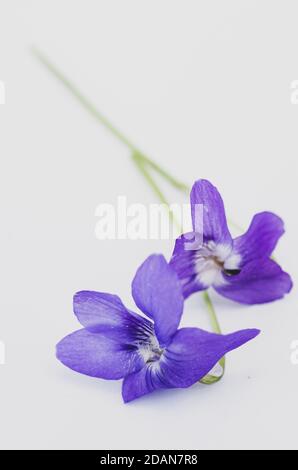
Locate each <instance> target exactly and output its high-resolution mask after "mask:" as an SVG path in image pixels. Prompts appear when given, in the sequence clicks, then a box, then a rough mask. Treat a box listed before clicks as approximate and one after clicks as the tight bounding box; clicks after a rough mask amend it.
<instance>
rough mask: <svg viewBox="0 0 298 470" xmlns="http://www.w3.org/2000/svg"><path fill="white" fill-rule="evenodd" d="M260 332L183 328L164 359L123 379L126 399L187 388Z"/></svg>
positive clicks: (253, 330)
mask: <svg viewBox="0 0 298 470" xmlns="http://www.w3.org/2000/svg"><path fill="white" fill-rule="evenodd" d="M259 333H260V331H259V330H256V329H249V330H241V331H237V332H235V333H231V334H228V335H217V334H215V333H208V332H207V331H204V330H200V329H198V328H182V329H181V330H178V331H177V333H176V334H175V336H174V338H173V341H172V343H171V344H170V346H169V347H168V348H167V349H166V350H165V352H164V354H163V356H162V358H161V360H160V361H159V362H155V363H152V364H149V365H148V364H147V365H146V366H145V367H143V368H142V369H141V370H140V371H138V372H135V373H133V374H131V375H128V376H127V377H126V378H125V379H124V382H123V387H122V396H123V399H124V401H125V402H129V401H131V400H134V399H135V398H139V397H141V396H142V395H145V394H147V393H151V392H153V391H154V390H157V389H163V388H186V387H190V386H191V385H193V384H194V383H195V382H197V381H199V380H200V379H201V378H202V377H204V376H205V375H206V374H207V373H208V372H210V370H211V369H212V368H213V367H214V366H215V364H217V362H218V361H219V360H220V358H221V357H222V356H224V355H225V354H226V353H227V352H229V351H232V350H233V349H235V348H238V347H239V346H242V345H243V344H244V343H246V342H247V341H249V340H251V339H253V338H254V337H255V336H257V335H258V334H259Z"/></svg>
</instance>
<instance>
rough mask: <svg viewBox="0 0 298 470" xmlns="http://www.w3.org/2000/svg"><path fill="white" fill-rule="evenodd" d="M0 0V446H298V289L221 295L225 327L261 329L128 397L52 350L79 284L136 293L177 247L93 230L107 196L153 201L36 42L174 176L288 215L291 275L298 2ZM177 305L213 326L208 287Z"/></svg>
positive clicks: (240, 218) (285, 244) (297, 269)
mask: <svg viewBox="0 0 298 470" xmlns="http://www.w3.org/2000/svg"><path fill="white" fill-rule="evenodd" d="M0 8H1V11H0V80H2V81H3V82H4V83H5V88H6V104H3V105H0V133H1V135H0V158H1V168H2V169H1V172H0V195H1V197H0V210H1V231H0V237H1V258H0V272H1V280H0V285H1V297H0V340H1V341H3V342H4V343H5V347H6V361H5V364H4V365H0V397H1V401H0V416H1V420H0V447H1V448H36V449H38V448H45V449H48V448H70V449H71V448H82V449H88V448H97V449H103V448H108V449H116V448H122V449H136V448H142V449H150V448H151V449H154V448H169V449H184V448H185V449H190V448H196V449H201V448H206V449H209V448H211V449H212V448H224V449H227V448H290V447H295V448H297V447H298V446H297V418H298V412H297V396H298V395H297V392H298V390H297V387H298V365H293V364H292V363H291V360H290V359H291V343H292V341H293V340H296V339H298V313H297V301H296V295H297V289H296V287H294V289H293V291H292V293H291V294H290V295H289V296H288V297H286V298H285V299H284V300H282V301H278V302H275V303H272V304H268V305H263V306H262V305H261V306H253V307H243V306H240V305H238V304H235V303H232V302H230V301H227V300H224V299H223V298H220V297H219V296H217V295H216V294H215V293H214V294H212V298H213V300H214V303H215V306H216V309H217V312H218V316H219V320H220V323H221V325H222V328H223V331H224V332H229V331H234V330H237V329H241V328H248V327H257V328H260V329H261V330H262V335H260V336H259V337H258V338H257V339H256V340H254V341H253V342H251V343H249V344H248V345H247V346H245V347H243V348H241V349H239V350H237V351H234V352H232V353H231V354H230V355H229V356H228V358H227V372H226V375H225V377H224V379H223V380H222V381H221V382H219V383H218V384H215V385H213V386H203V385H195V386H193V387H192V388H191V389H188V390H186V391H185V390H172V391H166V392H164V393H156V394H153V395H151V396H148V397H145V398H143V399H140V400H138V401H136V402H133V403H131V404H129V405H124V404H122V400H121V394H120V391H121V384H120V382H105V381H101V380H95V379H92V378H89V377H86V376H83V375H79V374H76V373H75V372H72V371H70V370H68V369H66V368H65V367H63V366H62V365H61V364H60V363H58V361H57V360H56V359H55V354H54V349H55V344H56V343H57V341H59V340H60V339H61V338H62V337H63V336H65V335H66V334H67V333H69V332H71V331H72V330H74V329H77V328H79V325H78V323H77V322H76V320H75V318H74V315H73V314H72V295H73V293H74V292H76V291H77V290H81V289H94V290H101V291H107V292H114V293H118V294H119V295H120V296H121V297H122V299H123V300H124V301H125V302H126V304H128V305H129V306H131V307H132V306H133V303H132V300H131V298H130V280H131V279H132V277H133V275H134V272H135V270H136V268H137V266H138V265H139V264H140V263H141V262H142V261H143V260H144V259H145V257H146V256H147V255H148V254H150V253H152V252H164V253H165V254H166V255H167V256H169V255H170V253H171V248H172V246H171V243H167V242H164V241H163V242H161V241H150V242H149V241H148V242H145V241H136V242H131V241H99V240H97V239H96V238H95V235H94V229H95V224H96V218H95V216H94V212H95V208H96V207H97V205H98V204H99V203H101V202H111V203H113V202H115V201H116V198H117V196H118V195H126V196H127V198H128V201H129V202H142V203H146V204H147V203H150V202H155V201H156V200H155V198H154V196H153V195H152V193H151V191H150V189H148V188H147V187H146V185H145V183H144V181H143V180H142V178H141V176H140V175H139V174H138V173H137V171H136V170H135V168H134V167H133V165H132V163H131V162H130V160H129V158H128V152H127V151H126V149H125V148H124V147H123V146H121V144H119V143H117V142H116V141H115V140H114V139H113V137H111V135H109V133H108V132H106V131H105V130H104V129H102V128H101V127H100V125H99V124H98V123H96V122H95V121H94V120H92V118H91V117H90V116H88V114H86V113H85V111H84V110H83V109H82V108H81V107H80V105H79V104H78V103H77V102H76V101H75V100H74V99H73V97H71V96H70V95H69V94H68V93H67V91H66V90H65V89H64V88H63V87H62V86H61V85H60V84H59V83H58V82H57V81H56V80H55V79H54V78H53V77H52V76H51V75H50V74H49V73H48V72H47V71H46V70H45V69H44V68H43V67H42V66H41V65H40V64H39V63H38V62H37V61H36V60H35V59H34V58H33V57H32V55H31V53H30V46H31V45H32V44H35V45H36V46H38V47H40V48H41V49H42V50H44V51H45V52H46V53H47V55H48V56H49V57H51V59H52V60H54V61H55V62H56V63H57V65H58V66H59V67H60V68H61V69H62V70H63V71H64V72H65V73H67V75H68V76H70V77H71V78H72V79H73V80H75V81H76V83H77V84H78V85H79V86H80V87H81V88H82V90H83V91H84V92H85V93H86V94H87V95H88V96H89V97H90V98H91V99H92V100H93V101H94V103H95V104H96V105H98V106H99V108H100V109H101V110H102V111H104V112H105V113H106V114H107V115H108V116H110V117H111V119H112V120H113V121H114V122H115V123H117V125H118V126H119V127H120V128H122V130H123V131H124V132H126V133H127V134H128V135H129V136H130V137H131V138H133V139H134V140H135V141H136V143H137V144H138V145H140V146H141V147H142V148H143V149H144V150H145V151H146V152H147V153H148V154H149V155H150V156H152V157H153V158H155V159H156V160H157V161H159V162H160V163H161V164H162V165H163V166H165V167H166V168H168V169H169V170H171V172H172V173H173V174H176V175H177V176H179V178H180V179H182V180H184V181H186V182H187V183H189V184H191V183H192V182H193V181H194V180H195V179H198V178H200V177H205V178H208V179H210V180H211V181H212V182H213V183H214V184H216V185H217V186H218V188H219V189H220V191H221V193H222V195H223V197H224V199H225V203H226V207H227V211H228V213H229V215H230V217H231V218H233V219H234V220H236V221H237V222H238V223H239V224H240V225H242V226H244V227H247V225H248V224H249V222H250V219H251V217H252V216H253V214H254V213H256V212H259V211H262V210H272V211H274V212H276V213H278V214H279V215H281V216H282V217H283V219H284V220H285V223H286V228H287V232H286V234H285V236H284V237H283V239H282V240H281V242H280V243H279V246H278V250H277V252H276V256H277V258H278V260H279V261H280V263H281V264H282V266H283V268H284V269H285V270H286V271H288V272H290V273H291V275H292V276H293V279H294V282H295V280H296V278H297V275H298V264H297V237H298V222H297V197H298V189H297V188H298V186H297V177H298V165H297V152H298V139H297V135H298V134H297V125H298V105H295V104H292V103H291V83H292V81H293V80H295V79H298V56H297V44H298V29H297V13H298V5H297V2H295V1H289V0H286V1H283V2H281V1H280V2H272V1H270V0H262V1H260V0H259V1H254V0H249V1H246V0H242V1H239V0H237V1H236V0H234V1H231V0H225V1H221V0H216V1H215V0H213V1H210V2H204V1H198V0H196V1H195V0H194V1H190V0H183V1H182V0H180V1H173V0H162V1H160V0H159V1H157V0H150V1H145V0H134V1H133V0H126V1H125V2H124V1H121V0H118V1H117V0H106V1H103V0H98V1H91V0H87V1H86V0H84V1H83V0H80V1H74V0H72V1H70V0H63V1H61V0H59V1H58V0H51V1H49V0H48V1H43V2H40V1H37V0H35V1H30V0H27V1H26V2H24V1H21V0H19V1H15V0H9V1H8V0H6V1H5V0H1V1H0ZM165 189H166V188H165ZM168 194H169V197H170V199H171V201H175V200H176V194H175V193H173V191H169V192H168ZM179 200H180V199H179ZM183 321H184V323H185V324H189V325H197V326H203V327H205V328H209V324H208V318H207V313H206V311H205V308H204V305H203V303H202V301H201V298H200V296H199V295H198V296H194V297H192V298H191V299H190V300H188V301H187V304H186V312H185V317H184V320H183Z"/></svg>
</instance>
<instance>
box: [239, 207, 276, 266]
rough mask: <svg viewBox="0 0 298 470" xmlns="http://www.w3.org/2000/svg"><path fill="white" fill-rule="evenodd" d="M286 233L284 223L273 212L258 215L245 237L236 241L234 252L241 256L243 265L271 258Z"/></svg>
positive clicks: (242, 236)
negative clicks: (255, 260) (254, 260)
mask: <svg viewBox="0 0 298 470" xmlns="http://www.w3.org/2000/svg"><path fill="white" fill-rule="evenodd" d="M283 233H284V223H283V221H282V219H281V218H280V217H278V216H277V215H275V214H273V213H272V212H261V213H260V214H256V215H255V216H254V217H253V219H252V222H251V224H250V226H249V228H248V230H247V232H246V233H245V234H244V235H241V236H240V237H237V238H236V239H235V240H234V251H235V252H236V253H239V254H240V255H241V261H242V263H243V264H245V263H247V262H249V261H251V260H253V259H256V258H260V257H261V258H265V257H266V256H268V257H269V256H270V255H271V254H272V252H273V250H274V248H275V246H276V244H277V242H278V240H279V238H280V237H281V236H282V235H283Z"/></svg>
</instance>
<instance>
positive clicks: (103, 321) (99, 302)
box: [73, 291, 152, 343]
mask: <svg viewBox="0 0 298 470" xmlns="http://www.w3.org/2000/svg"><path fill="white" fill-rule="evenodd" d="M73 307H74V313H75V314H76V316H77V318H78V320H79V322H80V323H81V324H82V325H83V326H84V327H85V328H87V329H88V330H89V331H91V332H93V333H104V334H106V335H108V336H109V337H110V338H114V339H118V340H119V341H125V342H126V343H131V342H132V341H133V340H134V339H135V337H136V335H137V334H141V332H142V331H143V330H144V331H150V332H152V324H151V322H149V321H148V320H147V319H146V318H143V317H141V316H140V315H137V314H136V313H133V312H130V311H129V310H127V309H126V308H125V306H124V305H123V303H122V302H121V300H120V299H119V297H117V296H116V295H111V294H106V293H103V292H93V291H81V292H78V293H77V294H75V296H74V299H73Z"/></svg>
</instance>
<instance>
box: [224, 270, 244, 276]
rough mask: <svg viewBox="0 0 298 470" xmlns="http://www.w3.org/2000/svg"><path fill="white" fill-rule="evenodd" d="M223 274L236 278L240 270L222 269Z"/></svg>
mask: <svg viewBox="0 0 298 470" xmlns="http://www.w3.org/2000/svg"><path fill="white" fill-rule="evenodd" d="M224 273H225V274H227V276H237V274H240V273H241V269H224Z"/></svg>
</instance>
